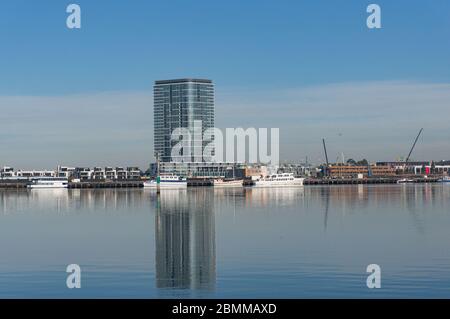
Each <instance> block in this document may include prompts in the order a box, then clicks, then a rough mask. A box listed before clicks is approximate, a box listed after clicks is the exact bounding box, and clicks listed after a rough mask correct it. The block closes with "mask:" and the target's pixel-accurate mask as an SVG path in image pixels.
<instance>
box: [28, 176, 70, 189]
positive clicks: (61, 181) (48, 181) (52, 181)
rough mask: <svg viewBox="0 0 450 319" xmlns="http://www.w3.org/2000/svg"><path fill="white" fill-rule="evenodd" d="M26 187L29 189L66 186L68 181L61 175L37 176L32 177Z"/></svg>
mask: <svg viewBox="0 0 450 319" xmlns="http://www.w3.org/2000/svg"><path fill="white" fill-rule="evenodd" d="M27 187H28V188H31V189H43V188H68V187H69V181H68V179H67V178H63V177H39V178H35V179H32V180H31V182H30V183H29V184H28V185H27Z"/></svg>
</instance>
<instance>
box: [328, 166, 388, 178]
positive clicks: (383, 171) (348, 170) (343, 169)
mask: <svg viewBox="0 0 450 319" xmlns="http://www.w3.org/2000/svg"><path fill="white" fill-rule="evenodd" d="M328 174H329V175H330V176H331V177H342V178H350V177H358V176H361V175H362V176H368V175H369V167H368V166H365V165H343V164H335V165H330V166H328ZM370 175H371V176H394V175H396V170H395V168H393V167H391V166H383V165H380V166H379V165H370Z"/></svg>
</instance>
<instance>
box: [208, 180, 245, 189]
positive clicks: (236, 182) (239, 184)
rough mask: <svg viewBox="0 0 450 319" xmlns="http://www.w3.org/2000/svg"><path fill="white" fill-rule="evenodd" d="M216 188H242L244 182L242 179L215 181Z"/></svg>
mask: <svg viewBox="0 0 450 319" xmlns="http://www.w3.org/2000/svg"><path fill="white" fill-rule="evenodd" d="M212 183H213V186H214V187H242V185H243V183H244V181H243V180H242V179H228V180H227V179H224V178H219V179H214V180H213V182H212Z"/></svg>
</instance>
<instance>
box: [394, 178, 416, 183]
mask: <svg viewBox="0 0 450 319" xmlns="http://www.w3.org/2000/svg"><path fill="white" fill-rule="evenodd" d="M406 183H414V180H413V179H408V178H402V179H399V180H398V181H397V184H406Z"/></svg>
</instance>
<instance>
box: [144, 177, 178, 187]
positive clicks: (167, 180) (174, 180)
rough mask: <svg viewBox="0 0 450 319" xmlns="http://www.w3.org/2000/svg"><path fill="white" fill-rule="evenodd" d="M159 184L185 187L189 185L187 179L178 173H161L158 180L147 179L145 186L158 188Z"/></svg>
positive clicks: (160, 185)
mask: <svg viewBox="0 0 450 319" xmlns="http://www.w3.org/2000/svg"><path fill="white" fill-rule="evenodd" d="M158 184H159V187H160V188H185V187H187V179H186V177H180V176H177V175H161V176H159V177H157V178H156V180H151V181H145V182H144V187H145V188H157V187H158Z"/></svg>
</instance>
